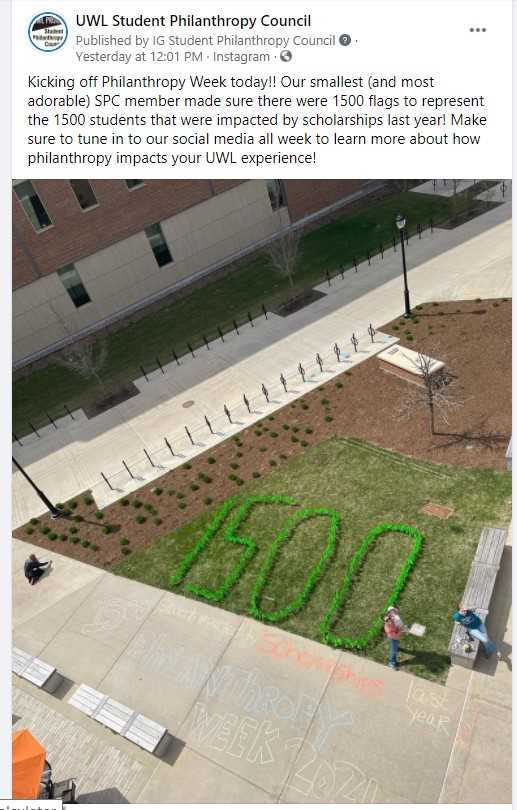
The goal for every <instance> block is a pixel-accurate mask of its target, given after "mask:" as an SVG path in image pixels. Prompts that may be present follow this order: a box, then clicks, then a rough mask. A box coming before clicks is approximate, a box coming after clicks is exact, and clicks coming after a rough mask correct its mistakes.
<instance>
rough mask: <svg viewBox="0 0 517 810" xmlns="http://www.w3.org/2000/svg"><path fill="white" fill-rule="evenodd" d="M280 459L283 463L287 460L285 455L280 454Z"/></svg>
mask: <svg viewBox="0 0 517 810" xmlns="http://www.w3.org/2000/svg"><path fill="white" fill-rule="evenodd" d="M280 458H281V459H282V460H283V461H285V460H286V458H287V456H286V454H285V453H280Z"/></svg>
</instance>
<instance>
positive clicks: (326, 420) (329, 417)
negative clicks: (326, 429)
mask: <svg viewBox="0 0 517 810" xmlns="http://www.w3.org/2000/svg"><path fill="white" fill-rule="evenodd" d="M332 421H333V420H332V417H331V416H326V417H325V422H332Z"/></svg>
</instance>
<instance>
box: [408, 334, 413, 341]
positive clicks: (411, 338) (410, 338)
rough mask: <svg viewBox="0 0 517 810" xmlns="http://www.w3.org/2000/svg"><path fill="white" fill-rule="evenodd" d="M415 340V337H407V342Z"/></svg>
mask: <svg viewBox="0 0 517 810" xmlns="http://www.w3.org/2000/svg"><path fill="white" fill-rule="evenodd" d="M414 339H415V338H414V337H413V335H408V336H407V340H409V341H411V340H414Z"/></svg>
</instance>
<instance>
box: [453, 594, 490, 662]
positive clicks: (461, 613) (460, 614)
mask: <svg viewBox="0 0 517 810" xmlns="http://www.w3.org/2000/svg"><path fill="white" fill-rule="evenodd" d="M452 618H453V619H454V621H455V622H458V624H461V626H462V627H464V628H465V630H466V631H467V636H469V637H470V638H477V639H478V640H479V641H480V642H481V644H482V645H483V652H484V654H485V658H490V656H491V655H493V654H494V653H498V650H497V644H494V642H493V641H491V640H490V639H489V637H488V633H487V629H486V627H485V625H484V623H483V621H482V620H481V619H480V617H479V616H478V615H477V613H475V612H474V611H473V610H470V609H468V608H466V607H465V606H464V605H462V604H459V605H458V610H457V611H456V612H455V613H453V614H452ZM498 657H499V653H498Z"/></svg>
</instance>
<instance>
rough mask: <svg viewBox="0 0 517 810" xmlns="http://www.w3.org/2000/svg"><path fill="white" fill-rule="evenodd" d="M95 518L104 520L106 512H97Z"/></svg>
mask: <svg viewBox="0 0 517 810" xmlns="http://www.w3.org/2000/svg"><path fill="white" fill-rule="evenodd" d="M95 517H96V518H97V520H102V518H103V517H104V512H95Z"/></svg>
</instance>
